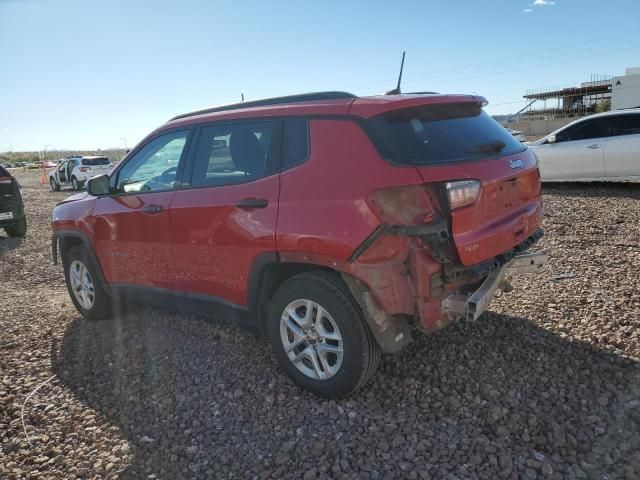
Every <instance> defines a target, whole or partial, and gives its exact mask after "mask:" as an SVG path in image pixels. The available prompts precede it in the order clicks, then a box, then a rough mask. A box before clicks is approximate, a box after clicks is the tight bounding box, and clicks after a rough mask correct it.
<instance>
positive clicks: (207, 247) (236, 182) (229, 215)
mask: <svg viewBox="0 0 640 480" xmlns="http://www.w3.org/2000/svg"><path fill="white" fill-rule="evenodd" d="M277 124H278V121H271V120H269V121H254V122H242V123H230V124H217V125H210V126H205V127H203V128H201V130H200V132H199V135H198V140H197V147H196V149H195V155H194V160H193V165H192V166H191V168H190V169H189V170H190V172H189V176H188V177H187V178H190V185H189V186H188V187H186V188H184V189H182V190H180V191H178V193H177V194H176V197H175V199H174V200H173V203H172V205H171V227H172V228H171V232H172V240H173V242H172V243H173V252H174V258H175V262H176V267H177V287H178V289H180V290H182V291H183V292H187V293H190V294H202V295H206V296H207V297H216V298H217V299H220V300H224V301H225V302H229V303H232V304H235V305H241V306H244V305H246V304H247V285H248V279H249V273H250V271H251V266H252V264H253V261H254V260H255V259H256V257H257V256H258V255H260V254H261V253H265V252H274V251H275V230H276V217H277V211H278V192H279V185H280V184H279V181H280V180H279V175H278V174H277V173H276V171H277V167H276V166H275V165H274V162H276V157H277V156H278V155H279V153H278V148H276V147H275V145H276V144H278V142H277V141H275V140H274V139H275V138H276V137H277V136H278V135H277V133H276V130H277Z"/></svg>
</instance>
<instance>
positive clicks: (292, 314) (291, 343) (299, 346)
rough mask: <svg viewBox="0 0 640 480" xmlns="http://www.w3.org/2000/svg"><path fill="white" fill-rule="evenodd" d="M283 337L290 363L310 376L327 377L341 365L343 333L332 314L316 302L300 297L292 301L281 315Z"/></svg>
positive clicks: (281, 333)
mask: <svg viewBox="0 0 640 480" xmlns="http://www.w3.org/2000/svg"><path fill="white" fill-rule="evenodd" d="M280 339H281V340H282V346H283V347H284V351H285V353H286V354H287V357H289V360H290V361H291V363H293V365H295V367H296V368H297V369H298V370H300V371H301V372H302V373H303V374H305V375H306V376H307V377H309V378H312V379H315V380H327V379H329V378H331V377H333V376H334V375H335V374H336V373H338V370H340V367H341V366H342V361H343V357H344V350H343V341H342V334H341V333H340V329H339V328H338V324H337V323H336V321H335V320H334V319H333V317H332V316H331V314H330V313H329V312H327V311H326V310H325V309H324V308H323V307H322V306H321V305H320V304H319V303H317V302H314V301H312V300H306V299H298V300H294V301H293V302H291V303H289V305H287V306H286V307H285V309H284V311H283V312H282V316H281V318H280Z"/></svg>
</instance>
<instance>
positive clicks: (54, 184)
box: [49, 177, 60, 192]
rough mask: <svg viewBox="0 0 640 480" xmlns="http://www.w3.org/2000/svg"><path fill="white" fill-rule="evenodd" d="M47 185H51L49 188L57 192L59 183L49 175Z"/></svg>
mask: <svg viewBox="0 0 640 480" xmlns="http://www.w3.org/2000/svg"><path fill="white" fill-rule="evenodd" d="M49 185H51V190H52V191H54V192H59V191H60V185H59V184H58V182H56V179H55V178H53V177H51V178H50V179H49Z"/></svg>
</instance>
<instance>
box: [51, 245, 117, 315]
mask: <svg viewBox="0 0 640 480" xmlns="http://www.w3.org/2000/svg"><path fill="white" fill-rule="evenodd" d="M62 264H63V265H64V279H65V282H66V284H67V291H68V292H69V296H70V297H71V301H72V302H73V304H74V305H75V307H76V310H78V312H79V313H80V314H81V315H82V316H83V317H84V318H86V319H87V320H103V319H105V318H109V317H110V316H111V312H112V302H111V298H110V297H109V295H108V294H107V292H106V290H105V288H104V285H103V284H102V282H101V281H100V276H99V275H98V270H97V268H96V265H95V264H94V262H93V260H92V259H91V257H90V256H89V254H88V253H87V250H86V249H85V248H84V247H82V246H75V247H71V248H70V249H69V250H68V251H67V252H66V253H65V255H64V258H63V259H62ZM78 267H80V268H78ZM81 267H84V268H85V269H86V272H87V273H88V275H89V280H90V283H91V285H92V286H93V289H92V290H91V289H90V288H86V289H85V290H84V293H85V295H83V294H82V293H78V294H76V293H75V292H74V287H75V286H77V282H76V281H74V280H72V274H71V269H72V268H74V269H75V270H76V272H77V273H78V274H79V276H80V281H81V282H82V281H85V282H86V277H85V276H84V275H82V272H83V270H82V268H81ZM75 278H78V277H75ZM84 286H87V287H88V284H87V283H84ZM91 300H92V301H91Z"/></svg>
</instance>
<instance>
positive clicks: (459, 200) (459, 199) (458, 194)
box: [445, 180, 481, 210]
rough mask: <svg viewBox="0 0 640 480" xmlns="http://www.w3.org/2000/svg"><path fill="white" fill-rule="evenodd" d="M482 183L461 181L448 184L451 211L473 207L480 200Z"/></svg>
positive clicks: (446, 185) (446, 186)
mask: <svg viewBox="0 0 640 480" xmlns="http://www.w3.org/2000/svg"><path fill="white" fill-rule="evenodd" d="M480 185H481V184H480V182H479V181H478V180H460V181H458V182H447V183H446V184H445V188H446V189H447V197H448V198H449V206H450V207H451V210H455V209H456V208H460V207H464V206H466V205H471V204H472V203H473V202H475V201H476V198H478V193H479V192H480Z"/></svg>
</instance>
